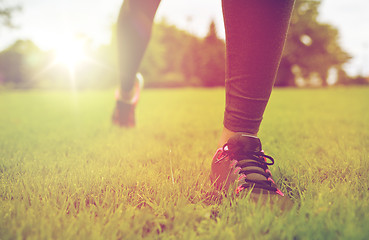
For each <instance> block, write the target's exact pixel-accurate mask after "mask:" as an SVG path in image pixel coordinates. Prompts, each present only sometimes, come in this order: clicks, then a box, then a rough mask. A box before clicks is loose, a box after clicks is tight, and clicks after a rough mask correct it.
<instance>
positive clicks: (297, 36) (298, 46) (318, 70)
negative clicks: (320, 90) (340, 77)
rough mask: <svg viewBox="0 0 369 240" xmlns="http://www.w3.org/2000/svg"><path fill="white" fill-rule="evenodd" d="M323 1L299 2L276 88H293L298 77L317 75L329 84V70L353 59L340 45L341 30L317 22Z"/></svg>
mask: <svg viewBox="0 0 369 240" xmlns="http://www.w3.org/2000/svg"><path fill="white" fill-rule="evenodd" d="M320 3H321V1H303V0H297V1H296V3H295V9H294V12H293V15H292V19H291V24H290V29H289V33H288V37H287V42H286V47H285V51H284V54H283V57H282V61H281V64H280V70H279V73H278V76H277V80H276V86H294V85H295V84H296V83H295V78H296V77H297V76H296V75H300V76H299V77H300V78H303V79H305V80H306V79H309V78H310V77H311V76H312V75H316V76H318V77H319V78H320V79H321V84H322V85H323V86H325V85H327V81H326V79H327V74H328V71H329V69H331V68H332V67H333V68H336V69H337V70H338V71H340V70H341V69H342V65H343V64H344V63H345V62H347V60H349V58H350V56H349V55H348V54H347V53H346V52H345V51H344V50H343V49H342V48H341V47H340V45H339V43H338V37H339V34H338V30H337V29H336V28H334V27H333V26H331V25H329V24H325V23H320V22H319V21H318V19H317V17H318V10H319V9H318V8H319V6H320Z"/></svg>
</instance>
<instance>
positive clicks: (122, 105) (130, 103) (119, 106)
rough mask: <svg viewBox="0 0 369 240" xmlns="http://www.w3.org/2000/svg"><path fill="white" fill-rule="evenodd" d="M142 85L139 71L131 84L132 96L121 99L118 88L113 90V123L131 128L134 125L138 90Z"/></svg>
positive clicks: (139, 90) (138, 95)
mask: <svg viewBox="0 0 369 240" xmlns="http://www.w3.org/2000/svg"><path fill="white" fill-rule="evenodd" d="M142 87H143V77H142V75H141V74H140V73H137V75H136V81H135V84H134V86H133V91H134V94H133V97H132V98H131V99H130V100H123V99H122V98H121V94H120V91H119V89H117V90H116V92H115V100H116V105H115V109H114V112H113V116H112V121H113V124H115V125H118V126H120V127H128V128H133V127H135V125H136V120H135V109H136V105H137V103H138V100H139V98H140V92H141V89H142Z"/></svg>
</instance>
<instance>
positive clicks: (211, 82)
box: [199, 21, 225, 87]
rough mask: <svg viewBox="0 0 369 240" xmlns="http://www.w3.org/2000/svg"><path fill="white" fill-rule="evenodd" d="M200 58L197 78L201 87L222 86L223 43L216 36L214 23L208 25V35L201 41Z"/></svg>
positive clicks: (223, 71)
mask: <svg viewBox="0 0 369 240" xmlns="http://www.w3.org/2000/svg"><path fill="white" fill-rule="evenodd" d="M201 56H202V59H201V60H202V61H201V65H200V69H199V78H200V79H201V80H202V83H203V85H204V86H206V87H213V86H224V77H225V45H224V41H223V40H221V39H220V38H218V36H217V31H216V27H215V23H214V21H212V22H211V23H210V25H209V31H208V34H207V36H206V37H205V38H204V40H203V43H202V49H201Z"/></svg>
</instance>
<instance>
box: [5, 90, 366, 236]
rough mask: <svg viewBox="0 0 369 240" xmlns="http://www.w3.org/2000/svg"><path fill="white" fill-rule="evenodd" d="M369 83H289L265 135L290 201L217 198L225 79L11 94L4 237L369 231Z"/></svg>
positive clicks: (272, 107)
mask: <svg viewBox="0 0 369 240" xmlns="http://www.w3.org/2000/svg"><path fill="white" fill-rule="evenodd" d="M368 100H369V89H368V88H347V89H346V88H332V89H316V90H313V89H305V90H296V89H276V90H275V91H274V92H273V94H272V98H271V101H270V103H269V105H268V107H267V111H266V114H265V117H264V121H263V124H262V127H261V132H260V138H261V140H262V143H263V148H264V150H265V151H266V153H267V154H270V155H272V156H273V157H274V158H275V159H276V164H275V165H273V166H272V167H271V170H272V172H273V175H274V178H275V180H276V181H277V182H278V184H279V185H280V186H281V188H282V190H283V191H284V192H285V193H286V194H288V196H289V197H290V198H291V200H292V201H293V202H294V203H295V206H294V208H293V209H292V210H291V211H286V212H281V211H279V210H278V209H275V208H274V209H272V210H271V209H269V208H268V207H263V206H258V205H257V204H255V203H252V202H250V201H248V200H247V199H239V198H234V197H232V196H228V197H226V196H223V198H222V201H219V198H218V199H216V198H215V195H214V194H213V193H212V188H211V185H210V182H209V177H208V176H209V170H210V161H211V158H212V154H213V153H214V151H215V149H216V147H217V141H218V137H219V134H220V129H221V126H222V116H223V111H224V91H223V89H211V90H209V89H173V90H145V91H144V92H143V95H142V99H141V101H140V103H139V105H138V109H137V119H138V123H137V128H136V129H120V128H117V127H115V126H112V125H111V123H110V117H111V114H112V110H113V106H114V99H113V92H112V91H86V92H81V93H78V94H74V93H68V92H38V91H30V92H2V93H1V94H0V112H1V114H0V129H1V131H0V201H1V203H0V206H1V208H0V216H1V217H0V238H1V239H14V238H30V239H46V238H52V239H102V238H103V239H137V238H163V239H167V238H172V239H173V238H180V239H189V238H200V239H239V238H250V239H275V238H277V239H279V238H285V239H337V238H343V239H366V238H368V237H369V232H368V231H367V226H368V225H369V218H368V217H367V214H366V213H367V212H369V193H368V192H369V191H368V189H369V186H368V169H369V161H368V158H369V152H368V146H369V137H368V136H369V128H368V122H369V114H368V111H367V109H368V105H369V101H368Z"/></svg>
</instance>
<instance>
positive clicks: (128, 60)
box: [117, 0, 160, 97]
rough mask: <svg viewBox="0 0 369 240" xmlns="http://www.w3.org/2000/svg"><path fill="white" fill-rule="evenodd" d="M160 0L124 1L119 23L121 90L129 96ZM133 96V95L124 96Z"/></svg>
mask: <svg viewBox="0 0 369 240" xmlns="http://www.w3.org/2000/svg"><path fill="white" fill-rule="evenodd" d="M159 3H160V0H125V1H124V2H123V5H122V8H121V11H120V14H119V17H118V24H117V25H118V26H117V28H118V29H117V35H118V36H117V37H118V57H119V59H118V60H119V80H120V83H121V89H120V90H121V93H122V94H123V95H124V94H125V95H129V93H130V91H131V90H132V88H133V85H134V82H135V79H136V73H137V71H138V68H139V66H140V63H141V60H142V58H143V55H144V53H145V50H146V48H147V45H148V43H149V40H150V36H151V28H152V25H153V20H154V16H155V13H156V10H157V8H158V6H159ZM123 97H131V96H123Z"/></svg>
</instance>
